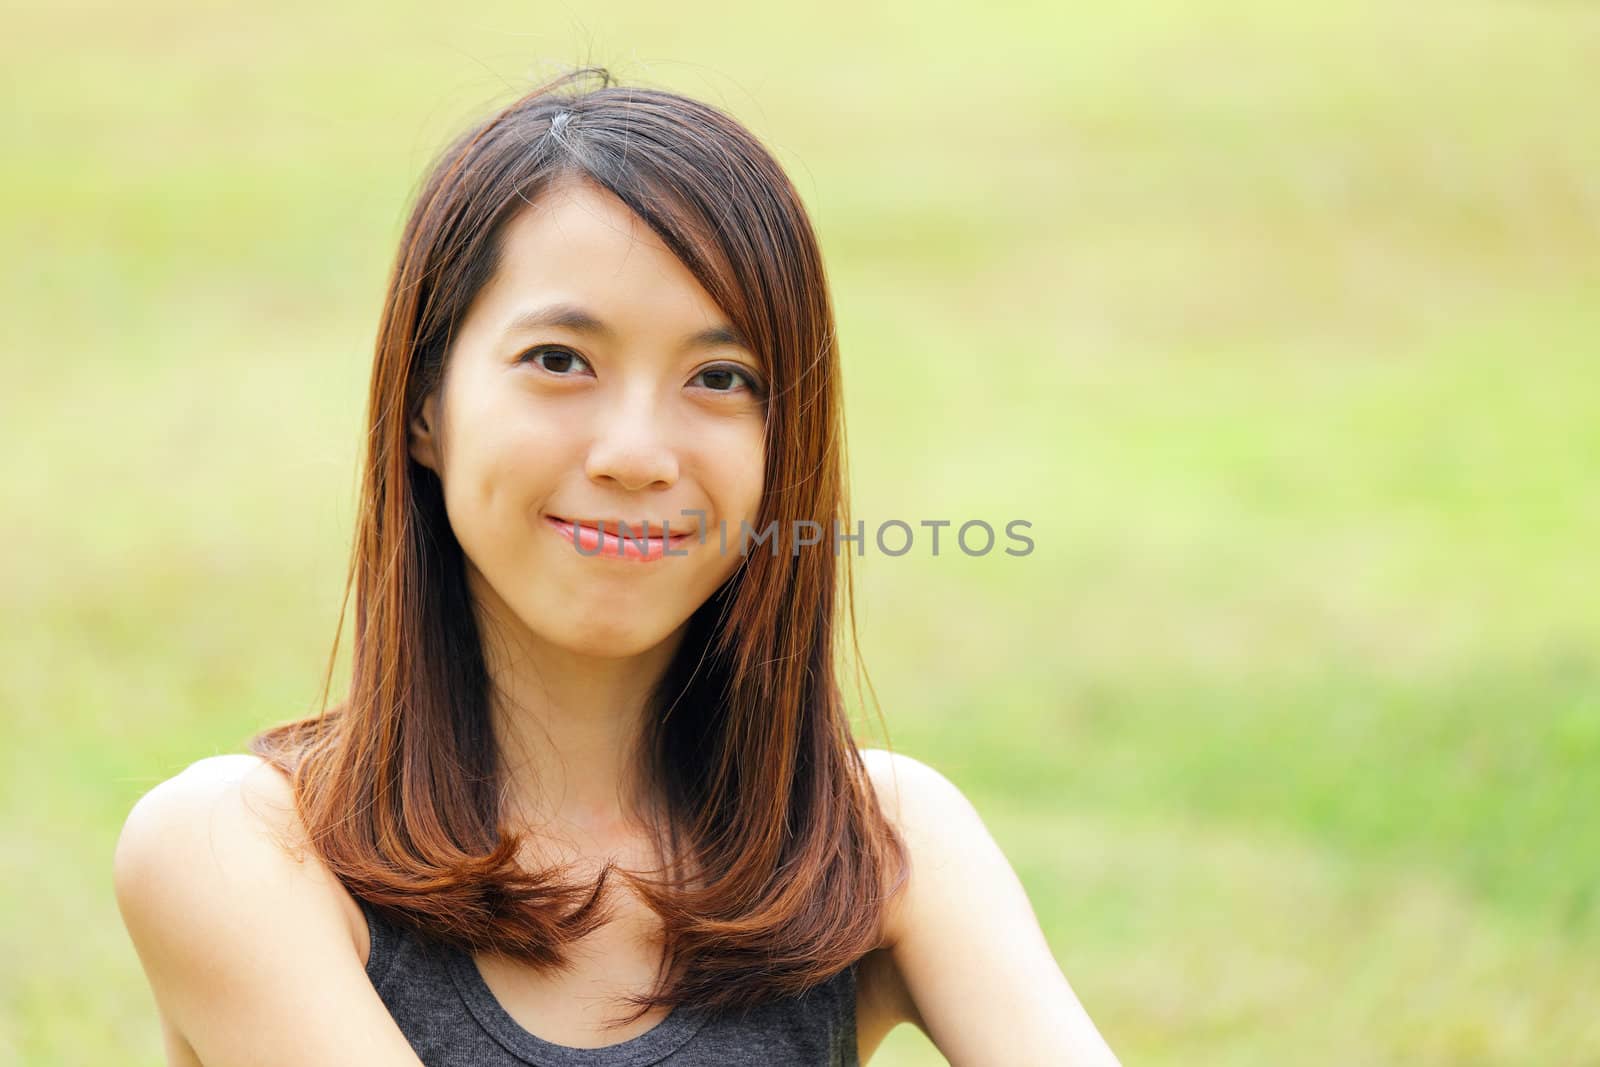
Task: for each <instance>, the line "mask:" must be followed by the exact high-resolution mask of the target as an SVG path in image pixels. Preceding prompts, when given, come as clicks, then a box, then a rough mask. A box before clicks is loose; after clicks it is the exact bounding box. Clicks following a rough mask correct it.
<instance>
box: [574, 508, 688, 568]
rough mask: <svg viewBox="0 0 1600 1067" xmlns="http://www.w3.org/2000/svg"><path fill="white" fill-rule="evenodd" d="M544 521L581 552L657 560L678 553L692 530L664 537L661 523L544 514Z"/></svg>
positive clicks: (618, 557)
mask: <svg viewBox="0 0 1600 1067" xmlns="http://www.w3.org/2000/svg"><path fill="white" fill-rule="evenodd" d="M544 520H545V523H546V525H548V526H549V527H550V528H551V529H553V530H554V531H555V532H556V533H558V534H560V535H561V536H563V537H565V538H566V539H567V540H568V541H569V542H571V543H572V544H573V546H574V547H576V548H577V550H578V554H579V555H583V556H599V557H602V558H605V559H627V560H659V559H665V558H668V555H669V553H668V550H669V549H670V550H671V552H670V555H672V556H682V555H684V554H685V552H686V551H687V550H686V549H685V547H684V546H686V545H687V544H688V543H689V541H690V540H691V539H692V538H693V537H694V536H695V534H694V531H693V530H690V531H689V532H687V533H681V534H680V533H675V534H673V535H672V536H671V537H664V536H663V534H664V533H666V532H667V530H668V524H665V523H646V522H645V521H644V520H640V521H639V522H629V521H627V520H625V519H622V520H619V519H564V518H562V517H561V516H559V515H546V516H545V517H544Z"/></svg>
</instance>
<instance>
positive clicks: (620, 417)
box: [584, 390, 678, 492]
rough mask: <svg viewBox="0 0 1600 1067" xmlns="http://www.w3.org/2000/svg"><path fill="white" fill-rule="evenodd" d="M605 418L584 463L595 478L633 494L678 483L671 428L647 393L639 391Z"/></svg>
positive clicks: (676, 460)
mask: <svg viewBox="0 0 1600 1067" xmlns="http://www.w3.org/2000/svg"><path fill="white" fill-rule="evenodd" d="M601 418H602V422H601V424H600V425H599V426H597V427H596V429H595V436H594V440H593V443H592V444H591V445H590V447H589V454H588V458H587V460H586V461H585V463H584V472H585V473H586V474H588V476H589V477H590V478H591V479H593V480H594V481H597V482H608V483H610V484H612V485H613V486H615V487H617V488H620V489H624V490H627V491H629V492H637V491H638V490H641V489H652V488H660V489H665V488H667V487H669V486H671V485H672V484H673V483H675V482H676V481H677V480H678V456H677V452H676V450H675V449H674V447H673V444H672V440H671V434H670V428H669V427H668V426H667V425H666V424H665V422H666V420H665V419H664V418H663V416H662V415H661V413H660V412H658V411H657V410H656V405H655V403H654V400H653V399H652V398H651V397H649V396H647V395H645V391H643V390H640V391H637V392H635V393H634V395H633V398H632V400H631V401H630V402H625V403H620V404H618V405H616V407H615V408H613V409H612V410H611V411H610V412H608V413H606V414H605V415H603V416H601Z"/></svg>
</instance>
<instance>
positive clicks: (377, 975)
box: [355, 897, 400, 989]
mask: <svg viewBox="0 0 1600 1067" xmlns="http://www.w3.org/2000/svg"><path fill="white" fill-rule="evenodd" d="M355 901H356V903H357V904H359V905H360V906H361V914H362V915H364V916H366V919H367V939H368V944H369V946H370V947H369V948H368V950H367V977H368V978H369V979H370V980H371V981H372V985H373V988H375V989H376V988H379V987H380V986H382V985H383V979H384V976H385V975H387V974H388V973H389V967H390V966H391V965H392V964H393V963H394V959H395V956H396V955H397V951H398V949H399V946H400V932H399V931H398V930H396V929H395V928H394V926H393V925H392V924H391V923H390V922H389V921H388V920H387V919H385V918H384V917H383V916H382V915H381V914H379V912H378V910H377V909H376V908H374V907H373V906H372V905H371V904H368V903H367V902H366V901H365V900H363V899H361V898H360V897H356V898H355Z"/></svg>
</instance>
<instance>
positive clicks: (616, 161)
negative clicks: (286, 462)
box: [251, 69, 905, 1011]
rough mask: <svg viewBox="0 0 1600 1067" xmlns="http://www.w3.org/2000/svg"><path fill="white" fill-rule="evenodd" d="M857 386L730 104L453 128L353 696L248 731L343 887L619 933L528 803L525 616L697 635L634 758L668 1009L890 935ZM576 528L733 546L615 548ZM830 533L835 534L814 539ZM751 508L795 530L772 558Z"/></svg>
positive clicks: (455, 920)
mask: <svg viewBox="0 0 1600 1067" xmlns="http://www.w3.org/2000/svg"><path fill="white" fill-rule="evenodd" d="M591 73H593V74H598V75H600V76H601V82H602V84H601V85H600V86H599V87H597V88H593V89H591V90H588V91H581V92H580V91H577V90H575V89H573V88H572V85H573V84H575V82H576V80H577V78H579V77H581V76H582V75H585V74H591ZM840 395H841V389H840V381H839V369H838V350H837V346H836V343H835V337H834V324H833V313H832V307H831V302H830V300H829V296H828V288H827V281H826V277H825V275H824V271H823V267H822V260H821V255H820V252H819V250H818V247H817V242H816V237H815V234H814V232H813V230H812V227H811V224H810V222H809V220H808V218H807V216H806V213H805V209H804V207H803V205H802V204H801V202H800V199H799V197H798V195H797V194H796V192H795V190H794V188H793V186H792V185H791V184H790V182H789V180H788V179H787V177H786V176H785V175H784V173H783V171H782V169H781V168H780V167H779V166H778V165H777V163H776V162H775V161H774V160H773V159H772V157H771V156H770V155H769V154H768V153H767V151H766V150H765V149H764V148H763V147H762V146H761V144H760V142H759V141H758V140H757V139H756V138H755V137H754V136H753V135H751V134H750V132H749V131H748V130H746V129H745V128H744V127H743V126H741V125H740V124H739V123H738V122H736V121H735V120H734V119H732V118H730V117H729V116H728V115H726V114H724V113H723V112H721V111H719V110H717V109H715V108H712V107H710V106H708V105H705V104H703V103H700V102H698V101H695V100H691V99H689V98H687V97H683V96H680V95H677V94H675V93H670V92H666V91H662V90H654V89H644V88H629V87H621V86H614V85H611V84H610V79H609V75H607V74H606V73H605V72H604V71H603V70H590V69H585V70H580V71H577V72H575V73H574V74H573V75H569V76H568V77H565V78H562V79H558V80H557V81H555V82H553V83H551V84H549V85H546V86H543V87H541V88H539V89H537V90H535V91H534V92H532V93H529V94H528V95H527V96H524V97H523V98H521V99H519V100H517V101H515V102H513V103H512V104H510V105H509V106H507V107H505V108H503V109H502V110H501V111H499V112H498V113H496V114H494V115H492V116H491V117H489V118H488V119H486V120H484V121H483V122H481V123H479V124H477V125H476V126H474V127H473V128H472V129H470V130H468V131H467V132H466V133H465V134H463V135H462V136H461V137H459V138H457V139H456V140H455V141H454V142H453V143H452V144H451V145H449V146H448V147H447V148H446V150H445V151H444V152H443V154H442V155H441V156H440V157H439V158H438V160H437V161H436V162H435V164H434V166H433V168H432V169H431V171H430V172H429V174H428V175H427V177H426V179H425V180H424V182H423V184H422V186H421V189H420V191H419V193H418V196H417V199H416V202H415V205H414V208H413V210H412V212H411V215H410V218H409V220H408V222H407V224H406V226H405V230H404V235H403V238H402V241H401V246H400V250H399V254H398V257H397V259H396V261H395V265H394V269H393V272H392V274H391V276H390V281H389V289H388V294H387V298H386V300H385V304H384V309H383V315H382V320H381V322H380V325H379V330H378V337H377V344H376V351H375V358H374V364H373V375H372V384H371V391H370V394H369V398H368V401H369V425H368V433H367V454H366V457H365V466H364V476H363V481H362V496H361V502H360V515H359V518H358V528H357V532H356V541H355V546H354V551H353V554H352V559H351V571H350V584H351V586H352V587H353V588H354V590H355V594H356V609H355V625H354V648H353V665H352V676H351V682H350V691H349V695H348V697H347V698H346V699H345V700H344V701H343V702H342V703H340V704H339V705H338V706H336V707H334V708H332V709H330V710H328V711H327V712H325V713H324V714H322V715H320V716H313V717H310V718H307V719H303V720H299V721H295V722H289V723H285V724H282V725H280V726H277V727H273V728H271V729H269V730H267V731H264V732H263V733H262V734H260V735H258V736H257V737H256V738H254V739H253V740H252V742H251V749H252V751H255V752H256V753H258V754H260V755H262V756H264V757H266V758H268V759H269V760H271V761H272V762H274V763H276V764H277V765H279V766H280V767H282V768H284V769H285V770H288V771H290V772H292V774H293V775H294V782H295V794H296V800H297V804H298V805H299V807H300V814H301V819H302V822H303V823H304V824H305V825H306V826H307V828H308V829H309V831H310V833H311V837H312V840H313V841H314V842H315V843H316V847H317V849H318V851H319V852H320V854H321V856H322V858H323V860H324V861H325V862H326V864H327V865H328V867H329V868H330V869H331V870H332V871H333V872H334V873H335V874H336V875H337V876H338V877H339V878H340V879H341V881H342V882H343V883H344V884H345V885H346V887H347V888H349V889H350V890H351V891H352V892H354V893H355V894H357V895H358V896H361V897H363V898H365V899H366V900H367V901H369V902H370V903H372V904H374V905H376V906H377V907H379V908H380V909H383V910H386V911H388V912H389V913H390V915H391V916H392V917H394V918H396V919H397V920H399V921H402V922H406V923H408V924H410V925H412V926H413V927H414V928H415V929H417V930H418V931H419V932H420V933H422V934H424V935H426V936H434V937H438V938H441V939H444V940H448V941H452V942H454V943H456V944H458V945H471V946H473V947H475V948H478V949H487V950H491V951H496V952H501V953H504V954H507V955H510V956H512V957H515V958H519V959H522V960H525V961H528V962H530V963H534V964H543V965H551V966H554V965H559V964H560V962H561V961H562V960H563V959H564V957H565V949H564V946H565V945H567V944H568V943H569V942H571V941H573V940H575V939H576V938H579V937H581V936H583V935H584V934H585V933H586V932H588V931H589V930H591V929H593V928H594V926H596V925H598V924H599V923H600V922H603V921H604V916H603V915H602V914H601V913H600V912H599V911H598V910H597V909H598V907H599V901H600V899H601V889H602V888H603V884H604V881H605V873H604V872H603V873H602V876H601V880H600V882H599V883H598V884H583V883H573V882H568V881H565V880H563V877H562V876H563V874H564V873H565V872H564V870H533V871H530V870H527V869H525V868H524V867H523V866H522V855H523V853H522V850H521V849H520V842H519V837H518V835H517V834H516V833H515V832H514V831H513V830H510V829H508V828H507V826H506V825H504V823H503V820H502V815H503V814H504V812H503V810H502V809H503V803H504V798H503V796H502V794H501V792H500V790H499V788H498V783H497V756H498V753H497V752H496V747H495V746H496V741H495V735H494V731H493V730H492V729H491V722H490V705H491V700H492V697H493V695H494V692H493V689H492V686H491V672H490V671H489V670H487V669H486V662H485V655H486V651H485V640H484V638H485V637H486V636H491V635H490V634H486V633H485V628H486V627H491V626H492V627H499V626H500V625H502V624H505V625H515V626H520V627H521V628H522V629H523V631H524V636H527V635H531V639H532V640H534V641H539V642H547V643H549V644H550V645H552V646H558V647H560V648H562V649H564V650H566V651H567V652H575V653H579V654H594V655H606V656H623V655H636V654H639V653H642V652H644V651H647V650H649V649H652V648H655V647H658V646H659V647H661V648H663V649H666V650H667V652H668V653H669V654H667V655H664V656H663V663H664V667H663V669H662V671H661V675H660V680H659V682H658V684H657V685H656V687H655V689H654V690H653V691H652V693H651V696H650V701H649V707H648V708H647V711H648V715H647V716H646V722H645V726H644V736H643V737H642V738H641V739H640V744H639V752H640V766H639V768H638V771H639V774H638V777H639V791H640V793H641V794H648V795H649V796H650V797H651V798H652V799H653V800H657V801H660V804H659V807H658V810H659V811H662V812H665V813H666V815H667V818H666V820H665V823H664V824H662V823H657V824H655V826H654V829H655V831H656V832H657V833H658V835H659V836H658V844H660V846H661V848H660V854H661V855H662V856H663V857H665V858H666V860H665V869H666V870H667V871H668V874H667V877H665V878H664V879H660V880H657V879H652V878H645V877H642V876H635V874H634V872H631V871H623V872H622V876H623V877H625V878H627V880H628V881H629V882H630V884H632V885H633V887H634V888H635V890H636V891H637V892H638V893H639V894H640V896H641V897H642V898H643V899H644V901H645V902H646V903H647V904H648V905H649V906H650V907H651V908H652V909H653V910H654V911H655V912H656V913H657V914H658V915H659V916H660V917H661V919H662V922H663V929H664V932H665V933H664V936H665V940H666V946H667V961H668V970H667V972H666V973H667V981H666V982H665V983H664V984H662V985H661V986H660V987H658V991H657V992H656V993H655V994H654V995H652V996H650V997H647V998H643V999H641V1000H639V1001H638V1003H639V1004H640V1007H641V1011H642V1010H645V1009H647V1008H648V1007H649V1006H650V1005H651V1004H685V1003H694V1004H702V1005H706V1006H715V1007H724V1008H725V1007H734V1006H739V1005H744V1006H749V1005H752V1004H756V1003H760V1002H761V1001H762V1000H764V999H766V998H769V997H771V996H775V995H782V994H792V993H796V992H799V991H801V990H803V989H806V988H809V987H810V986H811V985H812V984H814V983H815V982H817V981H819V980H821V979H822V978H825V977H827V976H828V975H830V974H832V973H835V972H836V971H837V970H839V969H840V968H841V967H843V966H845V965H846V964H848V963H850V962H852V961H853V960H856V959H859V958H860V957H861V955H863V954H864V953H865V952H867V951H869V950H871V949H872V948H875V947H877V946H878V944H879V943H880V936H881V925H880V924H881V919H882V915H883V908H884V905H885V892H886V890H892V889H893V888H894V887H896V886H898V885H899V884H900V883H901V882H902V881H903V878H904V874H905V866H904V863H905V853H904V845H903V842H902V841H900V839H899V838H898V836H897V835H896V834H895V832H894V830H893V829H892V827H891V826H890V824H889V823H888V821H887V820H886V819H885V818H884V815H883V813H882V811H881V809H880V808H879V806H878V803H877V799H876V794H875V793H874V792H873V790H872V788H871V786H870V784H869V782H868V779H867V778H866V774H865V767H864V765H863V763H862V761H861V757H860V754H859V752H858V751H857V750H856V747H855V743H854V735H853V731H852V729H851V726H850V722H849V716H848V713H847V711H846V709H845V706H844V703H843V699H842V694H841V692H840V688H839V685H838V683H837V677H836V663H835V658H836V655H837V653H839V652H840V651H842V650H843V648H842V644H840V643H839V642H838V638H839V637H840V636H841V635H842V634H848V635H849V636H851V637H852V638H853V636H854V635H853V629H851V630H844V629H842V628H840V627H838V626H836V621H837V615H838V614H839V607H840V603H841V599H842V600H843V601H844V602H845V603H848V600H849V594H850V577H849V575H850V568H849V555H848V552H844V553H842V554H841V553H839V552H837V551H835V546H836V542H835V541H834V539H833V537H832V536H831V535H832V534H833V532H834V531H835V529H838V530H843V531H846V532H848V527H849V519H848V515H847V503H846V499H845V467H844V441H843V422H842V413H841V411H840ZM686 511H690V512H696V513H703V515H696V516H691V515H685V514H684V512H686ZM557 519H560V520H567V521H569V522H570V521H573V520H612V519H618V520H622V521H626V522H629V523H633V524H639V523H649V524H650V525H651V527H652V532H659V531H658V530H654V529H653V528H654V527H655V526H656V525H657V524H661V523H665V522H670V523H672V524H673V527H674V532H678V531H679V530H680V529H681V530H689V529H693V526H692V525H691V524H694V523H696V522H702V523H704V524H705V525H706V527H707V536H706V537H705V539H704V541H703V542H702V541H701V540H700V538H699V537H698V536H697V537H695V538H694V539H693V543H691V544H686V545H675V546H673V548H672V551H673V552H674V553H675V555H674V556H673V557H672V558H667V559H660V560H653V561H648V562H641V561H637V560H618V559H602V558H594V557H593V556H589V555H585V554H584V553H582V552H580V551H578V546H577V545H574V544H572V543H571V542H569V541H568V540H566V539H565V537H564V536H562V534H561V533H560V530H559V529H558V528H557V524H556V523H555V522H554V521H553V520H557ZM680 523H683V524H684V525H682V526H680V525H679V524H680ZM802 523H810V524H813V525H812V526H809V527H807V528H806V529H807V532H808V534H809V533H813V532H815V531H816V530H819V529H820V530H821V531H823V532H824V533H823V538H822V542H821V543H820V544H813V545H809V546H807V547H803V548H802V547H800V545H799V543H798V542H794V543H791V531H794V530H795V529H796V528H797V527H798V526H799V525H800V524H802ZM835 524H837V527H836V526H835ZM724 529H725V530H726V534H727V536H726V546H727V547H726V549H725V548H724V539H723V530H724ZM747 529H749V530H754V531H756V533H757V534H758V535H759V536H761V537H763V538H765V540H763V541H761V542H760V543H759V544H758V545H757V547H754V548H752V550H751V551H749V552H748V553H747V554H746V553H743V552H741V551H740V547H741V541H742V536H741V535H742V534H743V532H744V531H745V530H747ZM680 552H681V553H684V554H683V555H681V556H679V555H676V553H680ZM841 555H842V557H843V558H842V559H841V558H840V557H841ZM841 564H842V566H841ZM841 586H842V588H841ZM347 593H348V590H347ZM841 593H842V597H841V595H840V594H841ZM852 616H853V612H852ZM340 624H341V629H342V624H343V618H342V616H341V620H340ZM494 636H499V635H494ZM668 639H671V643H670V644H666V643H665V642H667V641H668ZM337 647H338V640H337V635H336V638H335V651H337ZM332 665H333V658H332V657H330V661H329V675H328V680H329V684H331V677H332ZM326 699H327V693H326V689H325V691H324V703H326ZM652 808H653V809H656V808H657V805H654V804H653V805H652ZM680 846H681V847H680ZM608 870H609V868H608Z"/></svg>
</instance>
